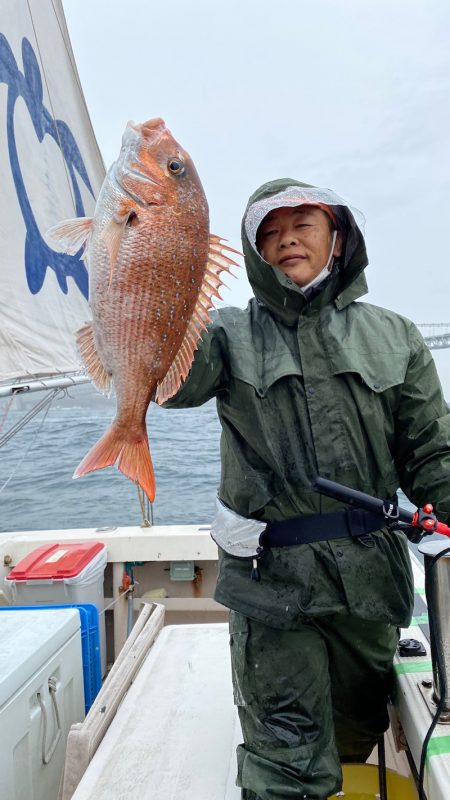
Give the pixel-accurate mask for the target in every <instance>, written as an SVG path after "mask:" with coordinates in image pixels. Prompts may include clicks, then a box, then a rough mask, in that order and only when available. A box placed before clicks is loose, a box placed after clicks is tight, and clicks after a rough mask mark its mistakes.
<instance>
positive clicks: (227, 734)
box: [0, 525, 450, 800]
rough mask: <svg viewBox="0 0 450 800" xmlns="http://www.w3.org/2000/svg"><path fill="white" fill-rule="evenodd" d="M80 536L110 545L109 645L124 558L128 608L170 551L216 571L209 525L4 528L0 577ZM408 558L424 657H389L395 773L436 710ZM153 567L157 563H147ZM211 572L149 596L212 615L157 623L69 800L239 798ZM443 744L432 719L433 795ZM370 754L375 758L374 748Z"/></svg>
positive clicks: (442, 773)
mask: <svg viewBox="0 0 450 800" xmlns="http://www.w3.org/2000/svg"><path fill="white" fill-rule="evenodd" d="M86 539H91V540H92V539H94V540H95V539H98V540H101V541H103V542H104V543H105V544H106V546H107V550H108V560H109V562H110V564H111V565H112V572H113V582H112V584H111V594H112V598H111V597H107V598H106V603H108V602H110V601H111V599H112V602H114V610H113V613H114V620H115V621H114V629H115V631H114V632H115V638H116V648H120V647H121V644H122V643H123V641H124V639H125V637H126V617H127V603H126V602H124V601H123V600H124V598H123V595H122V596H121V595H120V592H119V584H120V581H121V579H122V574H123V565H124V562H125V561H134V560H136V561H138V560H139V561H143V562H145V564H143V565H142V567H141V570H142V575H141V585H140V586H138V587H137V592H136V594H137V595H140V594H143V595H144V596H143V597H140V596H135V597H134V600H133V604H134V607H135V609H139V607H140V606H141V604H142V602H143V601H145V600H146V599H147V600H148V597H147V598H146V597H145V595H149V594H150V595H151V594H152V591H151V589H150V591H148V590H147V587H149V586H150V587H151V586H153V587H154V586H155V585H156V586H158V585H159V584H158V582H157V583H156V584H155V582H154V581H155V580H157V581H160V580H162V578H163V571H164V574H165V575H166V580H167V583H166V585H167V586H169V583H170V582H169V578H168V577H167V576H168V572H169V569H168V565H169V564H170V562H171V560H176V561H180V560H192V561H194V562H195V563H196V565H198V566H199V567H200V568H201V569H202V570H204V571H205V573H208V574H209V575H210V579H211V580H212V579H213V578H214V575H215V572H216V569H217V548H216V545H215V544H214V542H212V540H211V538H210V536H209V527H208V526H206V525H205V526H189V525H186V526H155V527H153V528H151V529H148V528H138V527H136V528H117V529H107V530H103V529H89V530H85V529H83V530H65V531H62V530H59V531H32V532H20V533H12V534H11V533H5V534H0V569H2V570H3V573H4V574H6V573H7V572H8V569H9V568H10V566H11V565H14V564H16V563H17V562H18V561H19V560H20V559H21V558H22V557H23V556H24V555H26V554H27V553H29V552H30V550H32V549H34V548H36V547H39V546H40V545H42V544H45V543H49V542H53V543H55V542H64V541H66V542H68V541H83V540H86ZM412 562H413V568H414V576H415V585H416V589H417V596H418V598H419V599H421V602H422V610H421V613H420V614H419V615H418V616H417V615H416V616H415V618H414V619H413V624H412V627H411V628H409V629H408V630H405V631H402V636H403V637H407V638H416V639H419V640H420V641H422V642H423V644H424V646H425V649H426V656H423V657H418V658H407V659H405V658H401V657H400V656H396V659H395V664H394V669H395V674H396V687H397V689H396V697H395V703H396V709H397V712H398V718H399V720H400V723H397V722H396V721H395V722H394V725H393V729H394V735H392V734H391V733H390V734H389V735H387V736H386V754H387V766H388V767H390V768H392V769H395V770H396V771H397V772H399V773H401V774H403V775H408V774H410V770H409V764H408V760H407V758H406V755H405V752H398V751H397V748H396V744H397V745H399V746H400V748H401V747H406V743H407V747H408V748H409V751H410V753H411V756H412V758H413V761H414V762H415V765H416V769H417V770H418V767H419V763H420V750H421V744H422V742H423V740H424V737H425V735H426V732H427V730H428V727H429V725H430V723H431V719H432V713H431V712H432V708H431V705H430V698H429V696H428V697H427V692H426V691H425V690H424V686H423V681H425V682H426V683H429V682H430V680H431V679H432V669H431V662H430V645H429V642H428V639H427V636H426V630H425V625H424V623H426V619H427V618H426V606H425V605H424V595H423V583H424V575H423V568H422V566H421V564H420V563H419V562H418V561H417V559H416V558H415V556H414V555H412ZM155 569H157V570H159V572H156V573H154V572H152V570H155ZM146 571H148V575H147V576H146ZM155 574H156V576H157V578H156V579H155V577H154V576H155ZM149 576H153V577H151V578H149ZM208 580H209V579H208ZM208 580H206V581H205V586H204V587H203V591H202V592H200V594H199V593H198V591H197V596H195V594H196V592H195V591H193V584H194V583H195V581H194V582H192V581H190V582H179V583H175V584H171V586H170V589H171V595H172V596H169V597H165V596H163V597H162V598H161V599H160V600H159V599H158V600H157V602H161V603H162V604H163V605H165V606H166V608H169V609H170V607H171V603H172V604H173V603H174V604H175V605H176V606H177V607H178V609H184V610H183V611H180V614H181V618H182V620H181V621H184V622H187V623H188V622H189V621H190V617H191V615H194V616H195V615H198V614H199V613H201V610H202V609H203V610H204V609H205V608H209V609H210V612H211V613H212V616H213V620H214V622H211V621H209V622H208V623H207V624H203V625H198V624H194V625H193V624H185V625H168V626H166V627H165V628H163V629H162V630H161V632H160V633H159V635H158V637H157V638H156V641H155V643H154V645H153V646H152V648H151V650H150V651H149V654H148V655H147V657H146V659H145V661H144V663H143V666H142V667H141V670H140V672H139V673H138V675H137V677H136V680H135V681H134V683H133V685H132V686H131V688H130V689H129V690H128V693H127V694H126V696H125V698H124V700H123V702H122V704H121V706H120V708H119V710H118V712H117V715H116V717H115V719H114V721H113V723H112V724H111V726H110V728H109V729H108V731H107V733H106V735H105V737H104V739H103V741H102V742H101V744H100V746H99V748H98V750H97V752H96V754H95V756H94V758H93V760H92V762H91V764H90V765H89V767H88V771H87V772H86V774H85V776H84V777H83V779H82V781H81V783H80V784H79V787H78V789H77V790H76V793H75V795H74V799H75V800H85V799H86V800H87V798H88V797H92V796H95V797H97V798H98V800H102V798H105V799H106V797H108V800H121V799H122V798H125V797H129V796H130V794H131V796H133V797H140V798H142V799H143V800H145V798H146V797H148V798H150V797H151V798H152V800H157V798H161V800H162V798H164V800H169V798H171V797H174V798H175V797H196V798H203V797H205V798H206V797H207V798H208V800H214V798H217V799H218V800H219V798H220V800H237V798H238V797H239V790H238V789H237V788H236V787H235V785H234V781H235V748H236V745H237V744H238V742H239V741H241V733H240V729H239V723H238V719H237V715H236V710H235V708H234V705H233V699H232V688H231V675H230V664H229V654H228V632H227V626H226V625H225V624H223V623H221V622H219V620H220V619H221V618H222V619H224V615H225V614H226V610H225V609H223V607H221V606H220V605H219V604H217V603H214V601H213V600H212V598H211V594H210V593H209V591H207V588H206V587H207V586H209V584H208ZM191 584H192V585H191ZM183 593H184V594H183ZM173 595H176V596H173ZM172 608H173V606H172ZM220 615H222V617H221V616H220ZM428 695H430V692H429V691H428ZM449 750H450V736H449V728H448V726H445V725H439V726H437V728H436V730H435V734H434V736H433V740H432V744H431V750H430V753H431V755H430V757H429V759H428V762H427V770H426V776H425V789H426V790H427V792H428V796H429V797H430V798H431V799H432V800H448V786H449V785H450V760H449V756H448V752H447V751H449ZM118 754H120V757H118ZM371 761H372V762H375V761H376V753H374V754H373V756H372V758H371ZM130 789H131V791H130Z"/></svg>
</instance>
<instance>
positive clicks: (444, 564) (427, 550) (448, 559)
mask: <svg viewBox="0 0 450 800" xmlns="http://www.w3.org/2000/svg"><path fill="white" fill-rule="evenodd" d="M448 548H449V543H448V542H438V541H433V542H426V543H423V544H421V545H420V546H419V551H420V552H421V553H422V554H423V556H424V559H425V570H427V568H428V567H429V565H430V563H431V561H432V560H433V558H434V557H435V556H437V555H439V553H441V552H442V551H443V550H448ZM433 573H434V574H433V577H432V579H431V581H430V582H429V586H428V590H427V602H428V611H429V613H430V614H431V613H432V614H433V620H432V622H433V629H434V633H435V635H434V636H431V637H430V638H431V641H430V647H431V660H432V664H433V699H434V700H435V701H436V703H439V701H440V700H441V696H442V687H441V681H440V678H439V671H438V667H437V657H438V655H439V653H440V655H441V658H442V660H443V664H444V667H445V675H446V683H447V687H444V688H445V698H444V700H445V705H444V708H443V711H444V712H448V711H450V694H449V687H450V614H449V608H450V553H449V554H448V555H445V556H443V557H442V558H441V559H439V561H437V562H436V564H435V565H434V567H433Z"/></svg>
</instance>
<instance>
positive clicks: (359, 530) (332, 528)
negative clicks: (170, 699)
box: [260, 508, 385, 547]
mask: <svg viewBox="0 0 450 800" xmlns="http://www.w3.org/2000/svg"><path fill="white" fill-rule="evenodd" d="M384 524H385V518H384V516H383V514H381V513H379V514H377V513H374V512H372V511H364V510H363V509H361V508H351V509H349V510H348V511H338V512H335V513H331V514H309V515H307V516H305V517H292V518H291V519H285V520H282V521H281V522H269V523H268V525H267V528H266V530H265V531H264V532H263V533H262V534H261V538H260V543H261V546H262V547H290V546H292V545H296V544H311V543H312V542H323V541H327V540H328V539H342V538H343V537H344V536H351V537H354V538H357V539H359V540H360V541H362V543H363V544H364V543H365V541H364V540H365V539H366V540H367V537H368V536H369V534H370V533H373V532H374V531H378V530H380V528H382V527H383V525H384Z"/></svg>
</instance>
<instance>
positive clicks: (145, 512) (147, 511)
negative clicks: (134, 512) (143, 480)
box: [136, 483, 153, 528]
mask: <svg viewBox="0 0 450 800" xmlns="http://www.w3.org/2000/svg"><path fill="white" fill-rule="evenodd" d="M136 489H137V493H138V500H139V505H140V507H141V514H142V523H141V528H151V527H152V525H153V503H150V502H149V500H148V497H147V495H145V494H144V491H143V489H141V487H140V486H139V484H138V483H136ZM146 506H147V507H146ZM149 517H150V519H149Z"/></svg>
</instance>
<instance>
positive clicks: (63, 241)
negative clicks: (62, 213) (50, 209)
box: [45, 217, 93, 256]
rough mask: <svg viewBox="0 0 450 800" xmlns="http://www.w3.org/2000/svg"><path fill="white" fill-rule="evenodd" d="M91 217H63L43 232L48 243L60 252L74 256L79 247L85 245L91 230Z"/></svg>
mask: <svg viewBox="0 0 450 800" xmlns="http://www.w3.org/2000/svg"><path fill="white" fill-rule="evenodd" d="M92 223H93V218H92V217H76V218H75V219H63V220H62V222H58V224H57V225H53V227H52V228H49V230H48V231H47V232H46V234H45V238H46V240H47V242H48V243H49V244H51V245H52V246H55V247H56V249H57V250H58V251H60V252H62V253H68V254H69V255H70V256H74V255H75V253H78V250H79V249H80V247H83V245H86V243H87V240H88V238H89V235H90V233H91V230H92Z"/></svg>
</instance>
